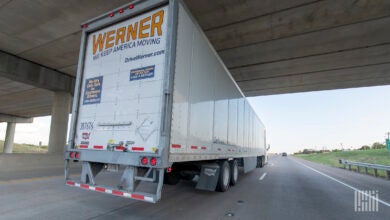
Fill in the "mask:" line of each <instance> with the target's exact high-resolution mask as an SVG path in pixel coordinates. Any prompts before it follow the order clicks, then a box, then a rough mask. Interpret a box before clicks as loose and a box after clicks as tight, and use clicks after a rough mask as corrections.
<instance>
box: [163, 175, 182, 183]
mask: <svg viewBox="0 0 390 220" xmlns="http://www.w3.org/2000/svg"><path fill="white" fill-rule="evenodd" d="M179 182H180V175H179V174H178V173H165V174H164V184H167V185H176V184H178V183H179Z"/></svg>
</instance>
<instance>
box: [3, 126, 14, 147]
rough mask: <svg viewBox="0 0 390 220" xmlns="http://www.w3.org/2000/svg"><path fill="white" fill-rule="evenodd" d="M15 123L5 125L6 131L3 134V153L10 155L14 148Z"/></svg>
mask: <svg viewBox="0 0 390 220" xmlns="http://www.w3.org/2000/svg"><path fill="white" fill-rule="evenodd" d="M15 127H16V123H15V122H8V123H7V131H6V132H5V141H4V147H3V153H5V154H12V150H13V148H14V137H15Z"/></svg>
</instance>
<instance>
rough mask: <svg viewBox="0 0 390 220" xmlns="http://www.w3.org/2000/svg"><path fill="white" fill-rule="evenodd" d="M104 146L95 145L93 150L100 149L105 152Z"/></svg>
mask: <svg viewBox="0 0 390 220" xmlns="http://www.w3.org/2000/svg"><path fill="white" fill-rule="evenodd" d="M103 148H104V147H103V146H101V145H94V146H93V149H99V150H103Z"/></svg>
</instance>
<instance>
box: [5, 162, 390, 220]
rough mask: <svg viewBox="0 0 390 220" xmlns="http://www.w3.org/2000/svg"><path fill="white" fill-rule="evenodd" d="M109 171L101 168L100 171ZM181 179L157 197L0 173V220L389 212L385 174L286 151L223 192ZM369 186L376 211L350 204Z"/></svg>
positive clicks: (56, 175) (51, 174) (380, 215)
mask: <svg viewBox="0 0 390 220" xmlns="http://www.w3.org/2000/svg"><path fill="white" fill-rule="evenodd" d="M102 177H103V178H110V176H109V174H102ZM194 185H195V183H193V182H191V181H182V182H181V183H179V184H178V185H176V186H164V189H163V195H162V200H161V201H160V202H158V203H157V204H150V203H145V202H138V201H134V200H129V199H125V198H121V197H115V196H111V195H106V194H101V193H98V192H91V191H86V190H82V189H79V188H73V187H68V186H65V185H64V181H63V177H62V170H61V169H56V170H51V169H50V168H48V169H47V170H41V171H39V172H36V173H29V174H28V175H27V174H26V173H25V172H19V173H12V174H11V173H0V219H7V220H8V219H55V220H60V219H110V220H113V219H186V220H190V219H202V220H206V219H278V220H279V219H288V220H292V219H299V220H301V219H318V220H319V219H326V220H330V219H343V220H347V219H354V220H356V219H370V220H371V219H381V220H383V219H389V218H390V204H389V203H390V181H389V180H385V179H380V178H375V177H371V176H366V175H364V174H358V173H354V172H350V171H346V170H342V169H339V168H332V167H328V166H324V165H319V164H316V163H312V162H308V161H304V160H300V159H296V158H293V157H281V156H273V157H271V158H270V160H269V164H268V165H267V166H266V167H264V168H260V169H256V170H255V171H252V172H250V173H248V174H242V173H241V174H240V176H239V181H238V183H237V185H236V186H234V187H231V188H230V189H229V191H227V192H225V193H219V192H206V191H199V190H196V189H194ZM356 189H359V190H375V191H377V192H378V193H377V195H378V197H369V198H370V199H371V198H372V199H374V200H372V201H378V210H373V211H364V212H357V211H355V209H354V208H355V207H354V204H355V200H354V198H355V197H354V195H355V194H354V192H355V190H356Z"/></svg>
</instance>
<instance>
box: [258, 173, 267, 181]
mask: <svg viewBox="0 0 390 220" xmlns="http://www.w3.org/2000/svg"><path fill="white" fill-rule="evenodd" d="M266 175H267V173H263V175H261V177H260V178H259V180H263V179H264V177H265V176H266Z"/></svg>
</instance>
